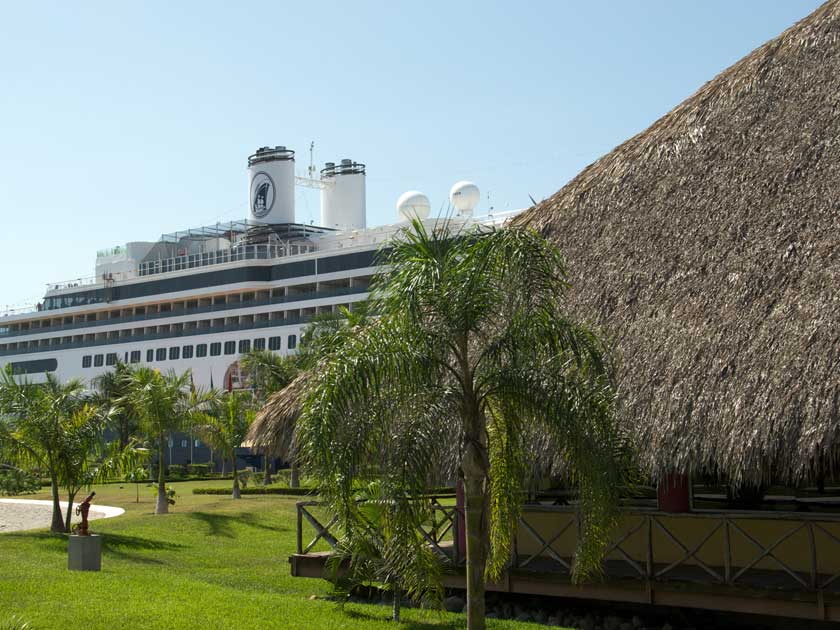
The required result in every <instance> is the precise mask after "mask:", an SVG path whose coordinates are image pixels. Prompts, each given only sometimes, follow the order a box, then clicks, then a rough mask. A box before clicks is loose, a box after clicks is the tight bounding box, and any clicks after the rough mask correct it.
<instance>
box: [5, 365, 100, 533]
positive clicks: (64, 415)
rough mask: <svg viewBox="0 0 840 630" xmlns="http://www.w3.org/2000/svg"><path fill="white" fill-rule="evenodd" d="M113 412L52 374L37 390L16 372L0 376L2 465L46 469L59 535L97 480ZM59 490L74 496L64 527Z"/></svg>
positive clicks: (78, 386) (75, 384)
mask: <svg viewBox="0 0 840 630" xmlns="http://www.w3.org/2000/svg"><path fill="white" fill-rule="evenodd" d="M105 422H107V413H103V412H102V410H101V409H100V408H99V407H97V406H96V405H94V404H91V403H90V402H89V401H88V400H86V398H85V396H84V388H83V386H82V383H81V381H78V380H71V381H68V382H67V383H60V382H59V381H58V380H57V379H56V378H55V376H53V375H52V374H47V376H46V381H45V382H44V383H43V384H39V385H35V384H32V383H30V382H29V381H27V380H26V378H23V377H19V376H14V375H13V374H12V373H11V371H10V370H4V371H3V372H2V374H1V375H0V461H7V462H10V463H12V464H14V465H16V466H17V467H19V468H25V469H33V468H38V469H40V470H42V471H43V472H44V473H45V474H46V475H47V476H48V478H49V480H50V485H51V486H53V488H54V494H53V521H52V525H51V529H52V531H54V532H63V531H67V529H68V528H69V525H70V513H69V512H70V510H71V509H72V502H73V498H74V496H75V494H76V492H78V490H79V488H80V487H82V486H83V485H86V484H90V483H92V482H93V481H94V480H95V479H96V477H97V470H98V468H99V467H98V466H97V464H96V450H97V447H98V446H99V443H100V436H101V430H102V427H103V426H104V424H105ZM58 488H64V489H65V490H66V492H67V494H68V496H69V502H68V506H67V509H68V514H67V519H66V521H65V522H62V517H61V507H60V505H59V503H58Z"/></svg>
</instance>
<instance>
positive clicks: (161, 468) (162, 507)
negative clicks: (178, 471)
mask: <svg viewBox="0 0 840 630" xmlns="http://www.w3.org/2000/svg"><path fill="white" fill-rule="evenodd" d="M163 438H164V435H163V433H161V434H160V439H159V440H158V491H157V502H156V503H155V514H169V501H167V499H166V473H165V471H166V466H165V465H164V457H165V454H166V453H165V450H164V448H163V444H164V442H163Z"/></svg>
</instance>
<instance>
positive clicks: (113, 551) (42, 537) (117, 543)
mask: <svg viewBox="0 0 840 630" xmlns="http://www.w3.org/2000/svg"><path fill="white" fill-rule="evenodd" d="M100 535H101V536H102V550H103V553H107V554H109V555H111V556H114V557H116V558H122V559H125V560H131V561H132V562H140V563H145V564H163V563H162V562H161V561H160V560H156V559H154V558H148V557H146V556H143V555H139V554H137V553H132V552H134V551H175V550H177V549H183V548H184V547H186V545H181V544H178V543H171V542H165V541H162V540H153V539H150V538H140V537H139V536H126V535H124V534H100ZM6 537H7V538H10V539H17V540H21V541H38V543H39V546H41V547H42V548H45V549H48V550H50V551H53V552H56V553H62V554H63V553H66V552H67V534H51V533H50V532H16V533H10V534H8V535H7V536H6Z"/></svg>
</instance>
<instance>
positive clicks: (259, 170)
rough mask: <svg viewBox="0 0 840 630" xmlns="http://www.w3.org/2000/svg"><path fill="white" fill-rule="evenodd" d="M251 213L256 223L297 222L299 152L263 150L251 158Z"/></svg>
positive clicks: (277, 148) (280, 147)
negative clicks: (296, 187)
mask: <svg viewBox="0 0 840 630" xmlns="http://www.w3.org/2000/svg"><path fill="white" fill-rule="evenodd" d="M248 184H249V204H250V207H249V211H248V218H249V220H250V221H252V222H254V223H272V224H280V223H294V222H295V152H294V151H291V150H290V149H287V148H286V147H282V146H277V147H260V148H259V149H257V151H256V153H254V155H252V156H250V157H249V158H248Z"/></svg>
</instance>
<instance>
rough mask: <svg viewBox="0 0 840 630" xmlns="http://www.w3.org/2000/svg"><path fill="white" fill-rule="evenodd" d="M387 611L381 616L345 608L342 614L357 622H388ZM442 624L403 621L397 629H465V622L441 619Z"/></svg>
mask: <svg viewBox="0 0 840 630" xmlns="http://www.w3.org/2000/svg"><path fill="white" fill-rule="evenodd" d="M383 608H385V609H386V610H387V612H383V614H381V615H372V614H370V613H366V612H361V611H358V610H348V609H347V608H345V609H344V614H345V615H347V616H348V617H349V618H351V619H355V620H358V621H390V620H391V615H390V608H388V607H386V606H383ZM441 622H442V623H432V622H426V621H410V620H406V619H403V620H402V621H400V624H399V627H400V630H402V629H403V628H405V629H407V630H441V629H444V630H463V629H464V628H466V627H467V625H466V621H465V620H464V621H444V620H443V619H442V618H441Z"/></svg>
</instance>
